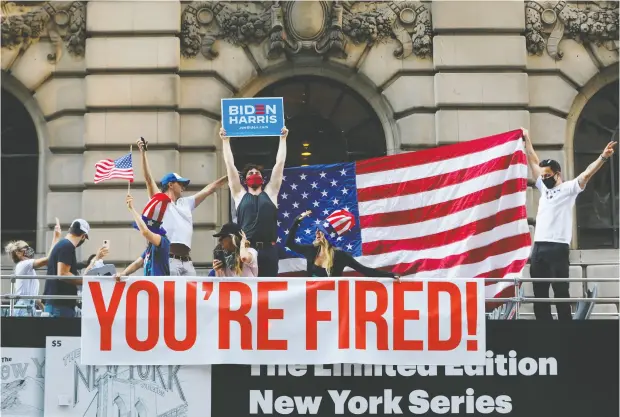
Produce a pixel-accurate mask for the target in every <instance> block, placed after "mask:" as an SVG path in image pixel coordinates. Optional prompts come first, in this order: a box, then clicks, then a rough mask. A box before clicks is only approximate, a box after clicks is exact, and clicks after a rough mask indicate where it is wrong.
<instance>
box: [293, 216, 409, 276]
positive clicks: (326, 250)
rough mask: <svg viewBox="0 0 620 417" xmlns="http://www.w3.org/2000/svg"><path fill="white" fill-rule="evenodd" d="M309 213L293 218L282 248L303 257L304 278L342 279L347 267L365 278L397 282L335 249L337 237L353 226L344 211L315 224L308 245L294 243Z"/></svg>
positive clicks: (351, 220) (390, 274) (389, 274)
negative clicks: (306, 273) (305, 268)
mask: <svg viewBox="0 0 620 417" xmlns="http://www.w3.org/2000/svg"><path fill="white" fill-rule="evenodd" d="M310 213H312V211H311V210H308V211H304V212H303V213H301V214H300V215H299V216H297V218H296V219H295V221H294V222H293V226H292V227H291V229H290V232H289V234H288V237H287V238H286V247H287V248H289V249H291V250H293V251H295V252H297V253H298V254H300V255H304V257H305V258H306V261H307V263H308V265H307V272H308V275H307V276H309V277H342V276H343V272H344V268H346V267H349V268H351V269H353V270H355V271H357V272H359V273H361V274H362V275H364V276H366V277H375V278H378V277H384V278H394V279H397V280H398V279H400V276H399V275H396V274H393V273H392V272H385V271H381V270H380V269H373V268H369V267H366V266H364V265H362V264H360V263H359V262H357V261H356V260H355V258H353V256H351V254H349V253H347V252H345V251H343V250H341V249H338V248H337V247H336V245H337V241H338V240H337V238H338V236H341V235H343V234H345V233H347V232H348V231H349V230H351V228H352V227H353V226H354V225H355V217H354V216H353V214H351V213H350V212H349V211H347V210H336V211H334V212H333V213H332V214H330V215H329V216H328V217H327V219H325V221H324V222H322V223H319V224H318V227H317V229H316V232H315V239H314V242H313V243H312V245H300V244H299V243H297V242H295V237H296V235H297V229H298V228H299V225H300V224H301V221H302V220H303V219H304V218H305V217H306V216H308V215H309V214H310Z"/></svg>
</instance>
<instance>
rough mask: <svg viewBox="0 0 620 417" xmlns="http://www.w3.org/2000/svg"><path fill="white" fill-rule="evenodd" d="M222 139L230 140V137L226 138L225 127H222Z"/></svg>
mask: <svg viewBox="0 0 620 417" xmlns="http://www.w3.org/2000/svg"><path fill="white" fill-rule="evenodd" d="M220 139H222V140H228V139H230V138H229V137H228V136H226V130H225V129H224V128H223V127H220Z"/></svg>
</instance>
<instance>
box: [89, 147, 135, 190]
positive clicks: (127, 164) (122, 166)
mask: <svg viewBox="0 0 620 417" xmlns="http://www.w3.org/2000/svg"><path fill="white" fill-rule="evenodd" d="M111 179H120V180H129V182H133V166H132V164H131V152H130V153H128V154H127V155H125V156H121V157H120V158H118V159H116V160H112V159H102V160H101V161H99V162H97V163H96V164H95V184H97V183H99V182H101V181H106V180H111Z"/></svg>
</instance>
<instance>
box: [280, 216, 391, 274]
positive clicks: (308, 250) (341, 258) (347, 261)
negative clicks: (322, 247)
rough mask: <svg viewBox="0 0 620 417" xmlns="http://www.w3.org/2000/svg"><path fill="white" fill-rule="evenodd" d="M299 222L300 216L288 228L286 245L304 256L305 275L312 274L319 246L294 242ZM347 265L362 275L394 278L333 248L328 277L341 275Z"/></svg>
mask: <svg viewBox="0 0 620 417" xmlns="http://www.w3.org/2000/svg"><path fill="white" fill-rule="evenodd" d="M300 223H301V218H300V217H297V218H296V219H295V221H294V222H293V226H292V227H291V229H290V230H289V234H288V237H287V238H286V247H287V248H289V249H291V250H293V251H295V252H297V253H298V254H300V255H303V256H304V257H305V258H306V262H307V274H308V275H307V276H309V277H311V276H312V265H313V264H314V260H315V259H316V255H317V253H318V251H319V248H318V247H316V246H314V245H300V244H298V243H296V242H295V236H296V235H297V229H299V224H300ZM346 267H349V268H351V269H354V270H355V271H357V272H359V273H361V274H362V275H364V276H367V277H372V278H395V276H394V274H393V273H391V272H385V271H381V270H379V269H373V268H368V267H366V266H364V265H362V264H360V263H359V262H357V261H356V260H355V259H354V258H353V256H351V255H350V254H349V253H347V252H345V251H343V250H340V249H337V248H334V264H333V265H332V270H331V271H330V274H329V276H330V277H342V276H343V275H342V272H343V271H344V268H346Z"/></svg>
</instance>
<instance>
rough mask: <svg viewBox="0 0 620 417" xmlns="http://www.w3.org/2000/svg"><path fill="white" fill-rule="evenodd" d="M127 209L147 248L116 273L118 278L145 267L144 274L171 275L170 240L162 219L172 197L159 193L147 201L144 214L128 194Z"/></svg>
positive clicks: (155, 275)
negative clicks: (137, 208)
mask: <svg viewBox="0 0 620 417" xmlns="http://www.w3.org/2000/svg"><path fill="white" fill-rule="evenodd" d="M125 203H126V204H127V209H129V212H130V213H131V214H132V216H133V218H134V223H133V227H134V229H138V230H139V231H140V233H142V236H143V237H144V238H145V239H146V241H147V246H146V250H145V251H144V252H143V253H142V255H140V256H139V257H138V259H136V260H135V261H133V263H131V265H129V266H128V267H127V268H125V269H124V270H123V272H121V273H118V274H116V280H117V281H118V280H120V277H122V276H123V277H125V276H128V275H131V274H133V273H134V272H136V271H137V270H138V269H140V268H142V267H144V276H146V277H163V276H169V275H170V260H169V259H170V258H169V254H170V240H168V238H167V237H166V229H164V228H163V227H162V220H163V218H164V215H165V214H166V211H167V210H168V207H170V203H171V200H170V197H168V196H167V195H166V194H164V193H157V194H155V195H154V196H153V198H151V200H150V201H149V202H148V203H146V206H144V210H142V215H140V213H138V212H137V211H136V209H135V208H134V206H133V197H132V196H131V195H127V198H126V200H125Z"/></svg>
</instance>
